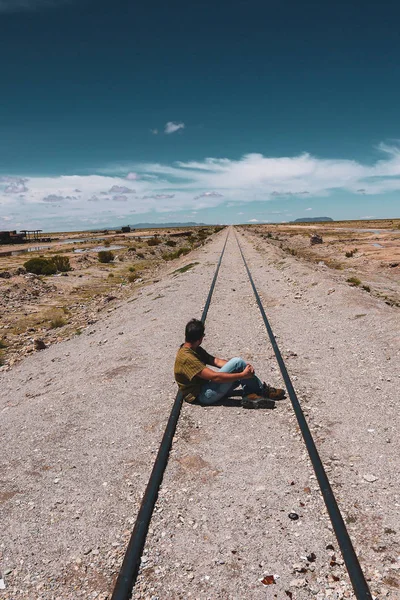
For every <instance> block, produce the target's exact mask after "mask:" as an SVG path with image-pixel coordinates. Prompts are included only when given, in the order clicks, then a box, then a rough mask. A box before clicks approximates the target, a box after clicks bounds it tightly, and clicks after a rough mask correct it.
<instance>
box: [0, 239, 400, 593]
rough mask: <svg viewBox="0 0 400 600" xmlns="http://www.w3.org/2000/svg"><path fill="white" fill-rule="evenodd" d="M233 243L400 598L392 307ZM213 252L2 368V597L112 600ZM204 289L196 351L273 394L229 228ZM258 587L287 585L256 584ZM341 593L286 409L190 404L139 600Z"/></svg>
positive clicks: (350, 510) (318, 501)
mask: <svg viewBox="0 0 400 600" xmlns="http://www.w3.org/2000/svg"><path fill="white" fill-rule="evenodd" d="M240 238H241V243H242V244H243V250H244V253H245V255H246V258H247V259H248V262H249V266H250V269H251V270H252V273H253V277H254V280H255V283H256V285H257V287H258V289H259V292H260V295H261V297H262V299H263V301H264V306H265V309H266V311H267V314H268V316H269V317H270V319H271V324H272V327H273V329H274V332H275V334H276V336H277V339H278V342H279V344H280V348H281V351H282V352H283V354H284V356H285V357H287V364H288V369H289V372H290V374H291V376H292V378H293V381H294V384H295V387H296V389H297V391H298V395H299V398H300V399H301V401H302V404H303V407H304V408H305V410H306V412H307V413H308V415H309V416H308V419H309V422H310V426H311V429H312V431H313V434H314V435H315V439H316V441H317V445H318V448H319V450H320V453H321V456H322V458H323V461H324V464H326V465H327V470H328V471H329V475H330V477H331V480H332V482H333V488H334V490H335V493H336V495H337V499H338V502H339V505H340V507H341V509H342V512H343V515H344V516H345V518H346V521H347V522H348V523H349V530H350V533H351V535H352V539H353V541H354V543H355V546H356V549H357V550H358V552H359V555H360V558H361V562H362V565H363V566H364V569H365V572H366V574H367V576H368V577H369V578H370V579H371V588H372V590H373V592H374V593H376V594H378V592H379V597H380V598H384V597H388V598H396V597H397V598H398V597H399V596H398V595H396V594H398V593H399V588H398V586H400V582H399V577H398V569H399V568H400V561H399V557H398V541H399V540H398V534H397V533H396V531H397V527H398V526H397V521H396V514H397V513H398V506H399V498H398V492H397V490H398V489H399V482H398V479H399V475H398V456H399V441H398V438H397V437H396V431H397V430H396V427H397V421H398V415H397V412H396V404H395V403H396V391H397V389H398V383H399V382H398V375H399V373H400V370H399V339H398V310H397V309H393V308H391V307H388V306H386V305H385V304H383V303H382V302H379V301H377V300H374V299H373V298H371V297H370V296H369V295H368V294H366V293H364V292H362V291H361V290H358V289H353V288H350V287H349V286H348V285H347V284H346V283H344V282H343V281H342V280H340V277H339V276H338V275H336V274H332V271H330V270H328V269H323V268H321V267H317V268H316V267H315V266H309V265H307V264H305V263H302V262H300V261H299V260H297V259H295V258H294V257H288V256H287V255H284V254H283V253H282V252H281V251H280V250H279V249H278V248H275V247H272V246H271V245H269V244H267V242H265V241H260V240H258V238H256V237H254V238H253V236H251V234H248V233H247V234H246V237H243V236H242V234H241V235H240ZM224 239H225V233H224V232H221V233H220V234H218V235H216V236H215V238H214V240H213V241H212V242H211V243H209V244H208V245H207V246H206V247H204V248H202V249H200V250H197V251H195V252H193V253H191V254H190V256H189V257H186V258H185V259H181V260H180V261H179V262H178V263H177V264H176V266H175V265H174V266H173V267H170V271H172V270H174V269H176V268H177V266H183V265H185V264H187V263H189V262H194V261H198V262H199V264H198V265H196V266H195V267H194V268H193V269H191V270H189V271H187V272H186V273H184V274H178V275H176V274H175V275H172V274H165V275H164V276H163V277H162V279H161V281H159V282H158V283H154V284H152V285H150V286H147V287H143V288H142V289H141V290H140V291H139V292H138V293H136V295H135V296H134V297H133V298H132V299H131V300H130V301H128V302H126V303H123V304H121V305H120V306H118V307H117V309H116V310H115V311H114V312H113V313H112V314H110V315H109V316H108V317H107V318H105V319H104V320H103V321H101V322H100V321H99V322H98V323H96V324H95V325H94V326H91V327H89V328H88V329H87V330H86V331H85V333H84V334H82V335H81V336H79V337H76V338H75V339H73V340H71V341H69V342H65V343H63V344H58V345H55V346H53V347H51V348H49V349H48V350H46V351H44V352H40V353H37V354H35V355H33V356H30V357H29V358H27V359H26V360H25V361H24V362H23V363H21V364H20V365H18V366H16V367H14V368H13V369H12V370H11V371H9V372H7V373H1V374H0V377H1V380H0V410H1V428H2V438H1V457H2V458H1V491H0V511H1V523H2V535H1V540H0V571H1V573H2V576H3V578H4V580H5V584H6V590H5V591H2V592H1V594H3V595H2V596H1V597H2V598H4V599H7V600H11V599H12V600H17V599H19V598H21V599H29V600H31V599H33V598H34V599H35V600H36V599H37V600H39V599H40V600H50V599H51V600H67V599H68V600H73V599H75V598H99V599H103V600H105V599H106V598H107V597H109V594H110V590H111V588H112V581H113V578H114V577H115V574H116V573H117V571H118V568H119V566H120V562H121V560H122V557H123V554H124V551H125V547H126V543H127V540H128V539H129V535H130V530H131V528H132V525H133V523H134V520H135V516H136V513H137V509H138V505H139V503H140V499H141V495H142V493H143V491H144V488H145V485H146V483H147V480H148V477H149V474H150V471H151V467H152V464H153V461H154V458H155V453H156V450H157V448H158V444H159V441H160V439H161V437H162V433H163V431H164V427H165V423H166V421H167V418H168V415H169V410H170V407H171V403H172V401H173V398H174V397H175V393H176V387H175V384H174V382H173V376H172V368H173V362H174V358H175V352H176V349H177V347H178V345H179V343H180V342H181V341H182V340H181V338H182V330H183V327H184V324H185V323H186V321H187V320H188V319H189V318H191V317H193V316H199V315H200V314H201V309H202V307H203V304H204V302H205V299H206V296H207V292H208V288H209V285H210V283H211V279H212V276H213V273H214V270H215V265H216V262H217V260H218V257H219V253H220V251H221V249H222V245H223V242H224ZM256 248H258V249H256ZM332 290H334V291H332ZM214 293H215V296H214V298H213V301H212V304H211V308H210V312H209V316H208V319H207V324H206V330H207V335H206V339H205V344H204V345H205V347H206V348H207V349H208V350H209V351H210V352H212V353H215V354H217V355H220V356H225V357H231V356H235V355H241V356H243V357H244V358H246V359H248V360H250V361H251V362H252V363H253V364H254V366H255V367H256V370H257V371H258V372H259V373H260V375H261V376H262V377H263V378H264V379H266V380H267V381H269V382H270V383H273V384H279V383H280V378H279V375H278V368H277V365H276V362H275V359H274V357H273V353H272V349H271V346H270V344H269V342H268V341H267V335H266V332H265V330H264V326H263V323H262V320H261V317H260V315H259V312H258V308H257V307H256V304H255V300H254V297H253V295H252V291H251V288H250V284H249V282H248V280H247V276H246V273H245V270H244V267H243V263H242V262H241V258H240V254H239V251H238V248H237V245H236V242H235V240H234V236H233V235H232V233H231V234H230V238H229V241H228V244H227V249H226V254H225V257H224V260H223V262H222V266H221V270H220V275H219V278H218V281H217V286H216V289H215V292H214ZM360 315H364V316H360ZM396 336H397V337H396ZM290 512H295V513H297V514H298V515H299V517H300V518H299V519H298V520H296V521H292V520H291V519H289V517H288V514H289V513H290ZM332 548H333V549H332ZM311 553H314V555H315V560H314V555H312V554H311ZM307 556H308V557H309V559H310V560H307V558H306V557H307ZM265 575H278V576H279V578H278V577H277V578H276V583H275V584H272V585H271V586H268V587H265V586H264V585H263V584H262V583H261V582H260V581H259V580H260V579H262V578H263V576H265ZM396 586H397V587H396ZM350 589H351V588H350V585H349V582H348V578H347V575H346V573H345V569H344V567H343V564H342V561H341V556H340V553H338V551H337V544H336V541H335V539H334V536H333V534H332V531H331V527H330V524H329V520H328V517H327V515H326V511H325V508H324V504H323V501H322V498H321V496H320V493H319V491H318V486H317V484H316V480H315V478H314V476H313V471H312V467H311V465H310V463H309V460H308V458H307V456H306V451H305V447H304V444H303V442H302V440H301V438H300V435H299V432H298V428H297V426H296V422H295V418H294V416H293V411H292V409H291V406H290V402H289V401H288V400H287V401H284V402H280V403H279V405H278V403H277V408H276V409H275V410H262V411H261V410H260V411H246V410H243V409H240V408H239V407H238V406H237V405H235V403H234V402H232V403H231V405H230V406H228V405H225V406H214V407H207V408H205V407H200V406H189V405H184V407H183V411H182V416H181V419H180V422H179V425H178V430H177V434H176V438H175V443H174V446H173V451H172V454H171V458H170V463H169V466H168V469H167V472H166V475H165V478H164V483H163V488H162V490H161V494H160V499H159V502H158V504H157V508H156V513H155V516H154V519H153V521H152V524H151V531H150V535H149V539H148V544H147V546H146V553H145V556H144V560H143V565H142V570H141V575H140V577H139V582H138V586H137V588H136V590H135V594H134V598H136V599H143V600H144V599H153V600H155V599H156V598H158V599H159V600H164V599H170V598H171V599H175V598H198V599H199V600H200V599H202V600H203V599H206V598H210V599H213V600H214V599H218V598H221V599H224V600H225V599H226V600H228V599H229V600H234V599H235V600H236V599H237V600H239V599H240V600H243V598H252V599H253V598H254V599H257V598H263V599H265V598H271V599H272V598H273V597H277V598H280V599H282V598H286V597H287V598H293V599H295V600H306V599H308V598H317V599H318V600H325V598H332V599H335V598H337V599H339V598H346V597H349V598H351V597H352V594H351V591H350Z"/></svg>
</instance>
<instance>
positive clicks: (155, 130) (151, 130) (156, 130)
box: [150, 129, 158, 135]
mask: <svg viewBox="0 0 400 600" xmlns="http://www.w3.org/2000/svg"><path fill="white" fill-rule="evenodd" d="M150 133H152V134H153V135H158V129H150Z"/></svg>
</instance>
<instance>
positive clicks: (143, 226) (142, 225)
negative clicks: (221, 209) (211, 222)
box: [131, 221, 205, 229]
mask: <svg viewBox="0 0 400 600" xmlns="http://www.w3.org/2000/svg"><path fill="white" fill-rule="evenodd" d="M200 225H205V223H195V222H194V221H190V222H189V223H133V225H131V227H134V228H135V229H165V228H166V227H196V226H200Z"/></svg>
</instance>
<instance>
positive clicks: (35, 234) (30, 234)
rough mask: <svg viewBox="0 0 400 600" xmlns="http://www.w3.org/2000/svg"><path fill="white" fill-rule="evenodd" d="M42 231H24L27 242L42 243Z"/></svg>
mask: <svg viewBox="0 0 400 600" xmlns="http://www.w3.org/2000/svg"><path fill="white" fill-rule="evenodd" d="M42 231H43V230H42V229H23V230H22V231H21V233H23V234H24V235H25V237H26V241H27V242H40V237H39V233H42Z"/></svg>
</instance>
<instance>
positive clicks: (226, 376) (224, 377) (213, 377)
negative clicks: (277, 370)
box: [198, 365, 254, 383]
mask: <svg viewBox="0 0 400 600" xmlns="http://www.w3.org/2000/svg"><path fill="white" fill-rule="evenodd" d="M253 375H254V369H253V367H252V366H251V365H246V367H245V369H244V370H243V371H241V372H240V373H224V372H222V373H221V371H213V370H212V369H209V368H208V367H205V368H204V369H203V370H202V371H200V373H199V374H198V376H199V377H201V379H205V380H206V381H214V382H215V383H228V382H232V383H233V382H234V381H239V380H240V379H250V377H253Z"/></svg>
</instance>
